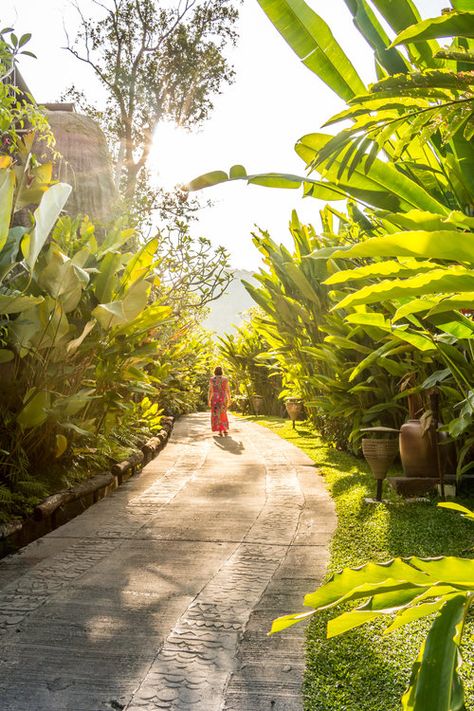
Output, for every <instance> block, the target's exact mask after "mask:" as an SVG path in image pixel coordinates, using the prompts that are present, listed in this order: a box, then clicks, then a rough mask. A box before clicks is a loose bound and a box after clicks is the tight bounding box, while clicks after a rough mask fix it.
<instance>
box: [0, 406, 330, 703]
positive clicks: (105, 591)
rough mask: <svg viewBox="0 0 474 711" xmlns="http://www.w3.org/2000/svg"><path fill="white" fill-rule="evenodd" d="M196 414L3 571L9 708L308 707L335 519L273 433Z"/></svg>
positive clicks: (0, 627)
mask: <svg viewBox="0 0 474 711" xmlns="http://www.w3.org/2000/svg"><path fill="white" fill-rule="evenodd" d="M208 427H209V425H208V415H207V414H197V415H191V416H188V417H186V418H183V419H181V420H180V421H179V422H178V423H177V424H176V426H175V430H174V433H173V436H172V438H171V440H170V442H169V444H168V445H167V447H166V448H165V450H164V451H163V452H162V453H161V454H160V455H159V456H158V457H157V458H156V459H155V460H154V461H153V462H151V463H150V464H148V465H147V466H146V467H145V469H144V470H143V472H142V473H141V474H140V475H139V476H138V477H135V478H133V479H131V480H129V481H128V482H127V484H125V485H124V486H122V487H120V489H118V490H117V491H116V492H114V494H113V495H112V496H111V497H110V498H107V499H103V500H102V501H100V502H99V503H97V504H96V505H95V506H93V507H92V508H90V509H88V510H87V511H86V512H85V513H83V514H82V515H81V516H79V517H78V518H76V519H74V520H73V521H70V522H69V523H68V524H66V525H65V526H62V527H61V528H59V529H57V530H56V531H54V532H53V533H51V534H49V535H48V536H45V537H44V538H42V539H40V540H38V541H35V542H34V543H32V544H30V545H29V546H27V547H26V548H24V549H23V550H22V551H20V552H19V553H17V554H15V555H13V556H10V557H8V558H5V559H4V560H2V561H0V707H1V709H2V711H105V710H110V709H115V710H117V709H127V711H138V710H139V709H140V710H141V711H143V710H145V711H149V710H151V709H153V710H156V709H163V710H167V711H188V710H191V709H192V710H194V711H266V710H268V711H301V709H302V701H301V696H300V686H301V680H302V671H303V666H304V659H303V641H304V640H303V629H302V627H301V626H300V627H296V628H292V630H289V631H288V632H286V633H283V634H281V635H276V636H274V637H271V638H269V637H267V636H266V633H267V631H268V629H269V626H270V624H271V620H272V619H273V618H274V617H276V616H278V615H281V614H285V613H287V612H292V611H296V610H298V609H301V606H302V597H303V594H304V593H305V592H308V591H310V590H312V589H314V588H315V587H316V586H317V585H318V583H319V581H320V580H321V578H322V576H323V574H324V570H325V566H326V562H327V543H328V541H329V539H330V537H331V533H332V531H333V529H334V525H335V515H334V510H333V505H332V501H331V500H330V499H329V497H328V495H327V493H326V491H325V489H324V485H323V483H322V480H321V478H320V477H318V475H317V473H316V471H315V469H314V465H313V463H312V462H311V460H310V459H308V458H307V457H306V455H304V454H303V453H302V452H301V451H300V450H298V449H296V448H295V447H293V446H292V445H290V444H289V443H287V442H285V441H284V440H281V439H280V438H279V437H277V436H276V435H275V434H273V433H272V432H270V431H268V430H266V429H264V428H262V427H260V426H258V425H255V424H252V423H248V422H245V421H239V420H234V421H233V422H232V423H231V436H230V437H228V438H227V439H221V438H218V437H213V436H212V435H211V434H210V433H209V431H208Z"/></svg>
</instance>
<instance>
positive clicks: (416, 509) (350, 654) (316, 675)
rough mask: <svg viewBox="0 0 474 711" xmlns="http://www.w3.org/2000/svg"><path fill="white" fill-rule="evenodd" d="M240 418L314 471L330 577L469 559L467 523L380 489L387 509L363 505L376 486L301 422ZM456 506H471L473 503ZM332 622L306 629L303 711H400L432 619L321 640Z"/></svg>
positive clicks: (473, 689) (471, 529)
mask: <svg viewBox="0 0 474 711" xmlns="http://www.w3.org/2000/svg"><path fill="white" fill-rule="evenodd" d="M246 419H249V420H252V421H255V422H257V423H258V424H259V425H262V426H264V427H268V428H269V429H271V430H272V431H273V432H275V433H277V434H278V435H280V437H283V438H284V439H286V440H288V441H290V442H293V444H295V445H296V446H298V447H299V448H300V449H302V450H303V451H304V452H306V453H307V454H308V455H309V456H310V457H311V458H312V459H313V460H314V461H315V462H316V464H317V465H318V468H319V471H320V473H321V474H322V475H323V477H324V478H325V480H326V483H327V486H328V489H329V490H330V492H331V495H332V497H333V498H334V501H335V504H336V511H337V516H338V526H337V529H336V532H335V534H334V537H333V540H332V543H331V560H330V563H329V572H334V571H336V570H340V569H341V568H343V567H345V566H348V565H350V566H354V565H361V564H362V563H365V562H366V561H367V560H376V561H383V560H387V559H390V558H393V557H395V556H408V555H420V556H425V557H430V556H438V555H462V556H464V557H465V556H466V555H468V554H469V555H471V556H472V557H474V551H473V552H471V553H468V551H469V549H472V548H473V546H474V526H473V525H472V523H469V522H468V521H466V520H464V519H462V518H461V517H460V516H456V515H455V514H451V513H449V512H447V511H443V510H441V509H438V508H436V506H435V502H434V501H433V502H432V503H431V502H430V503H423V502H419V503H406V502H404V501H403V500H401V499H399V498H398V497H397V496H396V495H395V494H393V492H390V491H389V490H386V491H384V497H385V498H386V499H389V501H390V504H389V505H384V504H381V505H375V506H374V505H367V504H366V503H365V501H364V499H365V497H367V496H373V495H374V490H375V483H374V479H373V477H372V475H371V474H370V473H369V470H368V467H367V465H366V463H365V462H364V460H358V459H356V458H355V457H353V456H351V455H349V454H346V453H344V452H340V451H338V450H336V449H335V448H334V447H332V446H331V445H328V444H327V443H325V442H323V441H322V439H321V438H320V437H319V436H318V434H317V433H316V432H314V431H313V430H312V429H311V427H310V426H309V425H308V424H307V423H298V425H297V428H296V430H293V429H292V427H291V423H290V422H288V421H285V420H281V419H279V418H271V417H258V418H246ZM385 486H386V485H385ZM462 503H463V504H465V505H466V506H468V507H470V508H473V507H474V500H472V499H471V500H467V499H466V500H464V501H463V502H462ZM308 592H310V590H308ZM288 612H296V610H288ZM332 616H334V612H333V611H332V612H331V613H326V614H320V615H318V616H317V617H315V618H314V619H313V621H312V622H311V624H310V625H309V627H308V634H307V647H306V654H307V657H306V662H307V669H306V675H305V681H304V698H305V706H304V708H305V711H398V710H399V709H400V697H401V695H402V693H403V691H404V690H405V688H406V686H407V684H408V679H409V675H410V669H411V665H412V663H413V661H414V659H415V657H416V655H417V652H418V649H419V647H420V644H421V640H422V638H423V635H424V631H425V630H426V629H427V627H428V626H429V624H430V620H424V621H421V622H418V623H416V624H412V625H410V627H408V628H406V629H404V630H400V631H398V632H396V633H394V634H391V635H386V636H384V635H383V634H382V632H383V629H384V628H385V627H386V623H383V622H379V621H377V622H375V623H372V624H370V625H366V626H364V627H361V628H359V629H357V630H354V631H353V632H349V633H347V634H345V635H342V636H341V637H338V638H337V639H335V640H331V641H327V640H326V639H325V636H326V623H327V620H328V619H329V618H330V617H332ZM470 625H471V627H472V629H471V630H468V631H467V633H466V635H465V639H466V642H467V643H466V644H465V645H464V648H463V659H464V664H463V671H464V674H463V678H464V683H465V691H466V701H467V703H466V708H474V681H473V679H472V673H471V670H472V662H473V660H474V642H473V641H472V639H470V638H472V634H473V632H474V624H472V622H471V623H470ZM282 634H285V633H284V632H283V633H282ZM427 711H428V710H427Z"/></svg>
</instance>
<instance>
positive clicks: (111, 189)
mask: <svg viewBox="0 0 474 711" xmlns="http://www.w3.org/2000/svg"><path fill="white" fill-rule="evenodd" d="M9 80H10V81H12V83H13V84H15V85H16V86H17V87H18V89H20V92H21V94H22V96H23V98H24V99H26V100H27V101H30V100H31V97H32V93H31V91H30V88H29V87H28V84H27V83H26V81H25V79H24V78H23V76H22V74H21V72H20V70H19V69H18V67H17V66H15V68H14V71H13V74H12V76H11V77H10V79H9ZM40 105H42V106H44V108H45V109H46V115H47V119H48V121H49V124H50V126H51V129H52V132H53V134H54V137H55V139H56V150H57V151H58V153H60V154H61V156H62V158H61V159H60V160H59V161H57V167H56V171H55V177H56V178H57V179H59V180H62V181H64V182H66V183H69V184H70V185H72V187H73V191H72V193H71V197H70V198H69V200H68V202H67V205H66V211H67V212H68V213H69V214H70V215H77V214H84V215H88V216H89V217H90V218H91V220H93V221H94V222H96V223H108V222H110V221H112V220H114V219H115V218H116V217H117V216H118V215H119V214H120V196H119V193H118V191H117V189H116V187H115V183H114V177H113V168H112V160H111V157H110V153H109V150H108V147H107V141H106V139H105V136H104V134H103V132H102V130H101V129H100V127H99V126H98V124H97V123H96V122H95V121H93V120H92V119H91V118H89V117H88V116H83V115H82V114H78V113H76V112H75V108H74V104H72V103H67V102H56V103H52V104H41V103H40Z"/></svg>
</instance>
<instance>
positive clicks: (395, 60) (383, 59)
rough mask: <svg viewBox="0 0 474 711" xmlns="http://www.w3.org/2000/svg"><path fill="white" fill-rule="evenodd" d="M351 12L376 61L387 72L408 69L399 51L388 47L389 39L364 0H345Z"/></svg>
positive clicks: (393, 72) (395, 72) (391, 72)
mask: <svg viewBox="0 0 474 711" xmlns="http://www.w3.org/2000/svg"><path fill="white" fill-rule="evenodd" d="M345 3H346V5H347V6H348V8H349V10H350V11H351V13H352V16H353V18H354V24H355V26H356V27H357V29H358V30H359V32H360V33H361V34H362V35H363V36H364V37H365V39H366V40H367V42H368V43H369V45H370V46H371V47H372V48H373V50H374V52H375V56H376V58H377V60H378V62H379V63H380V64H381V66H382V67H384V69H385V70H386V71H387V72H388V73H389V74H398V73H399V72H406V71H407V70H408V63H407V61H406V59H405V58H404V57H403V55H402V54H400V52H397V51H395V52H394V48H393V47H392V48H390V49H389V45H390V40H389V38H388V35H387V33H386V32H385V30H384V28H383V27H382V25H381V23H380V22H379V20H378V19H377V16H376V14H375V13H374V11H373V10H372V8H371V7H370V5H369V4H368V3H367V2H366V0H345Z"/></svg>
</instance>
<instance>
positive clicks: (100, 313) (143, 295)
mask: <svg viewBox="0 0 474 711" xmlns="http://www.w3.org/2000/svg"><path fill="white" fill-rule="evenodd" d="M149 291H150V284H148V282H146V281H138V282H136V283H135V284H134V285H133V286H131V287H130V289H129V290H128V291H127V294H126V295H125V297H124V298H123V299H121V300H117V301H112V302H110V303H108V304H99V305H98V306H96V308H95V309H94V310H93V311H92V316H94V317H95V318H96V319H97V321H98V322H99V323H100V325H101V326H102V328H103V329H104V330H108V329H110V328H113V327H114V326H123V325H124V324H127V323H130V321H133V320H134V319H135V318H137V316H138V315H139V314H140V313H141V312H142V311H143V310H144V309H145V307H146V305H147V301H148V294H149Z"/></svg>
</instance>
